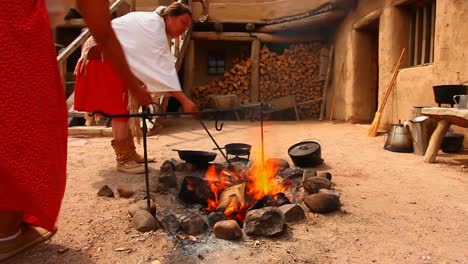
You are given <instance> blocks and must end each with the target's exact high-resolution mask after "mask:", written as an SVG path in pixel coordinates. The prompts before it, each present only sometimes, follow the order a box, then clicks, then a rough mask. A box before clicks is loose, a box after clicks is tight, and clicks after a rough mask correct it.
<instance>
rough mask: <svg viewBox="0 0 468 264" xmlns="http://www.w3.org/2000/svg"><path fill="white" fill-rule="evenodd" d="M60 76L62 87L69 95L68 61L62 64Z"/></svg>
mask: <svg viewBox="0 0 468 264" xmlns="http://www.w3.org/2000/svg"><path fill="white" fill-rule="evenodd" d="M59 68H60V76H61V77H62V85H63V89H64V90H65V93H67V60H63V61H61V62H60V65H59Z"/></svg>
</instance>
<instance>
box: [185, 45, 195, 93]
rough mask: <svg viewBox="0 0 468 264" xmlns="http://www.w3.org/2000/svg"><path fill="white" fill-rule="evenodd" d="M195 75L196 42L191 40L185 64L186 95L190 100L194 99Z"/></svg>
mask: <svg viewBox="0 0 468 264" xmlns="http://www.w3.org/2000/svg"><path fill="white" fill-rule="evenodd" d="M194 75H195V41H194V40H190V45H189V48H188V52H187V58H186V59H185V64H184V88H183V89H184V93H185V95H186V96H187V97H188V98H192V87H193V80H194Z"/></svg>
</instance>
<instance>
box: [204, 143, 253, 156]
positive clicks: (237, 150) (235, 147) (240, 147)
mask: <svg viewBox="0 0 468 264" xmlns="http://www.w3.org/2000/svg"><path fill="white" fill-rule="evenodd" d="M222 149H225V150H226V154H230V155H237V156H242V155H249V154H250V150H251V149H252V146H251V145H249V144H244V143H230V144H226V145H225V146H224V147H222ZM213 150H217V149H213Z"/></svg>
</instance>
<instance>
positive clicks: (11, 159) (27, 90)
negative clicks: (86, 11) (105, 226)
mask: <svg viewBox="0 0 468 264" xmlns="http://www.w3.org/2000/svg"><path fill="white" fill-rule="evenodd" d="M0 39H1V41H2V44H1V45H2V46H1V48H0V102H1V103H0V113H1V114H0V124H1V129H0V211H13V212H18V213H21V214H22V216H23V221H24V222H28V223H32V224H36V225H39V226H42V227H44V228H47V229H48V230H54V229H55V225H56V221H57V216H58V213H59V210H60V205H61V203H62V198H63V194H64V191H65V181H66V164H67V107H66V104H65V93H64V90H63V86H62V83H61V81H60V75H59V71H58V66H57V60H56V55H55V50H54V43H53V39H52V31H51V30H50V24H49V20H48V18H47V10H46V8H45V5H44V1H2V7H1V8H0Z"/></svg>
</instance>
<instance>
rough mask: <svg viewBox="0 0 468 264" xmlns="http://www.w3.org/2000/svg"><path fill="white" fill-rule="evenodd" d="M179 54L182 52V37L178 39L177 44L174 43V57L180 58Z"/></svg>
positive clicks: (176, 39)
mask: <svg viewBox="0 0 468 264" xmlns="http://www.w3.org/2000/svg"><path fill="white" fill-rule="evenodd" d="M179 52H180V37H176V38H175V43H174V56H175V57H176V58H178V57H179Z"/></svg>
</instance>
